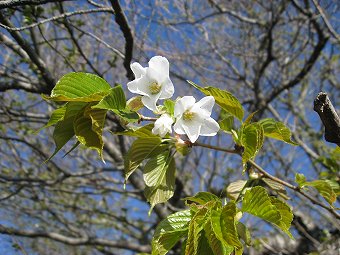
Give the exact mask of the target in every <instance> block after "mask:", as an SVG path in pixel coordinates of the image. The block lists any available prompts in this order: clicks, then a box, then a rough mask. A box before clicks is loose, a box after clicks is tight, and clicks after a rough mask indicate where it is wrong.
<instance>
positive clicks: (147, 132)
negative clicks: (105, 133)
mask: <svg viewBox="0 0 340 255" xmlns="http://www.w3.org/2000/svg"><path fill="white" fill-rule="evenodd" d="M153 127H154V125H153V124H148V125H145V126H143V127H141V128H138V129H136V130H132V129H131V130H126V131H123V132H116V133H114V134H116V135H126V136H134V137H140V138H159V136H158V135H154V134H153V133H152V128H153Z"/></svg>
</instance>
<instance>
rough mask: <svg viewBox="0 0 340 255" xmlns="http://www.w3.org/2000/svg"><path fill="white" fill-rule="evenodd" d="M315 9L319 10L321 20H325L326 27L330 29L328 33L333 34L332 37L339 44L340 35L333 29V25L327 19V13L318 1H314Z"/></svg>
mask: <svg viewBox="0 0 340 255" xmlns="http://www.w3.org/2000/svg"><path fill="white" fill-rule="evenodd" d="M312 2H313V4H314V6H315V8H316V9H317V10H318V12H319V13H320V15H321V18H322V20H323V22H325V24H326V27H327V29H328V31H329V32H330V33H331V35H332V36H333V37H334V38H335V39H336V40H337V41H338V43H340V35H339V34H338V33H337V32H336V31H335V29H334V28H333V26H332V24H331V23H330V22H329V20H328V19H327V17H326V14H325V12H324V11H323V9H322V7H321V6H320V5H319V3H318V2H317V1H316V0H312Z"/></svg>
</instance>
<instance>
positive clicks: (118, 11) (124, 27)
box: [110, 0, 134, 80]
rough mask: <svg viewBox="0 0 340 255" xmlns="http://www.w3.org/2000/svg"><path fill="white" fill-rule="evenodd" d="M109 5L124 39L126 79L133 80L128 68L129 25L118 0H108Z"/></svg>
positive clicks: (131, 49) (129, 50) (130, 40)
mask: <svg viewBox="0 0 340 255" xmlns="http://www.w3.org/2000/svg"><path fill="white" fill-rule="evenodd" d="M110 2H111V5H112V7H113V9H114V11H115V20H116V22H117V24H118V25H119V27H120V30H121V31H122V32H123V35H124V38H125V58H124V67H125V69H126V77H127V78H128V79H129V80H133V78H134V74H133V72H132V70H131V68H130V63H131V60H132V53H133V36H132V32H131V29H130V26H129V23H128V21H127V19H126V16H125V14H124V12H123V10H122V8H121V6H120V3H119V0H110Z"/></svg>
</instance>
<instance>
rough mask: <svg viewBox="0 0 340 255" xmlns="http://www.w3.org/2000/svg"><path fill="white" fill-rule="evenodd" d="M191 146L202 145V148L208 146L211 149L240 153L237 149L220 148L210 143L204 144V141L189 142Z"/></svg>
mask: <svg viewBox="0 0 340 255" xmlns="http://www.w3.org/2000/svg"><path fill="white" fill-rule="evenodd" d="M191 146H200V147H204V148H208V149H212V150H217V151H224V152H227V153H233V154H240V152H239V151H238V150H231V149H225V148H221V147H218V146H213V145H210V144H204V143H200V142H195V143H191Z"/></svg>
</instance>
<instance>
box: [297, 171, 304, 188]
mask: <svg viewBox="0 0 340 255" xmlns="http://www.w3.org/2000/svg"><path fill="white" fill-rule="evenodd" d="M295 182H296V183H297V184H298V185H299V187H300V188H301V187H302V186H303V185H304V184H305V183H306V177H305V176H304V175H303V174H300V173H296V174H295Z"/></svg>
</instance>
